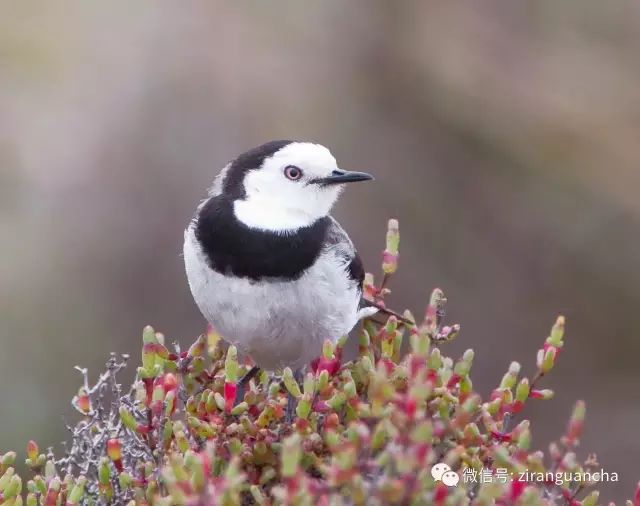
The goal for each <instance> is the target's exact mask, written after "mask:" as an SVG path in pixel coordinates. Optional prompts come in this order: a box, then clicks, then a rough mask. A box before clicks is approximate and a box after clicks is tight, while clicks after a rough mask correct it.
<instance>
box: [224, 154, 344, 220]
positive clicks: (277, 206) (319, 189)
mask: <svg viewBox="0 0 640 506" xmlns="http://www.w3.org/2000/svg"><path fill="white" fill-rule="evenodd" d="M290 165H292V166H295V167H297V168H298V169H300V170H301V171H302V176H301V177H300V178H299V179H297V180H295V181H293V180H291V179H289V178H287V176H286V175H285V168H286V167H288V166H290ZM337 168H338V165H337V163H336V159H335V158H334V157H333V156H332V155H331V152H330V151H329V150H328V149H327V148H325V147H324V146H321V145H320V144H313V143H311V142H293V143H291V144H288V145H287V146H285V147H284V148H282V149H281V150H279V151H277V152H276V153H275V154H274V155H273V156H271V157H269V158H267V159H266V160H265V161H264V163H263V165H262V167H261V168H260V169H256V170H250V171H248V172H247V173H246V175H245V178H244V189H245V193H246V197H245V198H244V199H241V200H236V201H235V202H234V212H235V215H236V217H237V218H238V219H239V220H240V221H241V222H243V223H244V224H245V225H247V226H249V227H252V228H257V229H262V230H273V231H285V232H286V231H294V230H297V229H299V228H301V227H305V226H308V225H311V224H312V223H313V222H315V221H316V220H317V219H319V218H322V217H324V216H326V215H327V214H329V211H330V210H331V207H332V206H333V204H334V203H335V201H336V200H337V198H338V196H339V195H340V191H341V190H342V185H328V186H322V185H318V184H314V183H312V180H314V179H317V178H323V177H327V176H329V175H331V172H332V171H334V170H336V169H337Z"/></svg>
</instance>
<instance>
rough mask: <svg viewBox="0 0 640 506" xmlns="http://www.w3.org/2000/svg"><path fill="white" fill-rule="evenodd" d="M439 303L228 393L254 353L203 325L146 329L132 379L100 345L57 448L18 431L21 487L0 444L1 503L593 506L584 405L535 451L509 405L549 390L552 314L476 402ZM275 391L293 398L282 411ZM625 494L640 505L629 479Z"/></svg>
mask: <svg viewBox="0 0 640 506" xmlns="http://www.w3.org/2000/svg"><path fill="white" fill-rule="evenodd" d="M399 239H400V235H399V231H398V223H397V221H395V220H391V221H390V222H389V230H388V233H387V245H386V248H385V251H384V253H383V275H382V278H381V282H380V284H379V285H376V284H375V280H374V278H373V276H372V275H371V274H368V275H367V277H366V281H365V295H366V296H367V297H369V298H371V299H372V300H375V301H376V302H377V303H379V304H382V305H384V297H385V296H386V295H387V294H388V293H389V288H388V286H387V285H388V282H389V278H390V276H392V275H393V273H394V272H395V271H396V269H397V266H398V245H399ZM445 304H446V298H445V296H444V293H443V292H442V290H440V289H435V290H433V292H432V294H431V296H430V298H429V300H428V302H427V304H426V310H425V315H424V318H423V319H422V320H420V321H417V320H415V318H414V317H413V316H412V315H411V314H410V313H409V312H405V313H404V315H403V317H402V319H399V318H397V317H395V316H390V317H389V318H388V319H386V321H383V322H379V320H376V317H374V318H372V319H369V320H367V321H365V322H364V324H363V326H362V329H361V330H360V331H359V332H360V335H359V336H357V337H354V338H357V339H359V341H358V343H359V348H358V349H359V354H358V357H357V358H355V359H354V360H351V361H348V362H347V361H344V360H343V359H342V348H343V346H344V343H345V339H342V340H340V341H339V342H338V343H332V342H330V341H327V342H325V343H324V346H323V348H322V349H321V350H318V359H317V360H316V361H314V362H313V364H311V365H310V367H309V370H308V371H307V373H306V375H305V376H304V379H303V381H302V383H301V384H299V383H298V382H297V381H296V379H295V377H294V375H293V374H292V372H291V370H289V369H285V370H284V371H282V372H281V374H276V373H266V372H261V373H260V374H259V375H257V376H256V377H255V378H253V379H252V380H251V381H249V382H248V384H247V385H246V386H245V389H244V398H243V399H240V400H238V399H236V397H237V393H238V382H239V380H240V379H241V378H242V376H243V375H244V374H246V373H247V372H248V371H249V369H250V367H251V365H252V364H251V363H250V361H249V360H239V358H238V352H237V350H236V349H235V348H234V347H233V346H229V347H226V346H225V345H223V342H222V341H221V339H220V336H219V335H218V334H217V333H216V332H215V330H214V329H212V328H209V329H208V331H207V333H205V334H203V335H201V336H200V337H198V339H197V340H196V341H195V342H194V343H193V345H191V346H190V348H189V349H188V350H187V351H181V349H180V347H179V346H178V345H177V344H175V345H174V346H173V348H172V351H170V349H169V348H167V347H166V345H165V338H164V336H163V335H162V334H160V333H157V332H156V331H155V330H154V329H153V328H152V327H145V329H144V330H143V336H142V341H143V344H142V357H141V365H140V367H138V370H137V375H136V379H135V381H134V383H133V384H132V385H131V386H130V387H127V388H124V387H123V386H122V384H121V383H119V381H118V374H119V373H120V371H122V369H124V368H125V367H126V365H127V362H128V358H129V357H127V356H116V355H115V354H114V355H112V356H111V357H110V358H109V360H108V361H107V364H106V370H105V372H104V373H103V374H102V375H101V376H100V377H99V378H98V380H97V382H96V383H95V384H90V383H89V381H88V376H87V371H86V370H85V369H80V368H79V371H80V373H81V375H82V378H83V382H82V385H81V387H80V389H79V391H78V394H77V395H76V396H75V397H74V398H73V400H72V405H73V406H74V407H75V409H76V410H77V411H78V415H79V421H78V422H77V423H76V424H75V425H74V426H72V427H69V430H70V438H69V441H68V444H67V445H66V448H65V450H64V452H63V453H62V454H61V455H60V456H58V457H56V456H55V455H54V453H53V451H52V450H48V451H47V452H46V453H41V452H40V449H39V448H38V445H37V444H36V443H35V442H33V441H30V442H29V444H28V445H27V458H26V464H27V466H28V468H29V470H30V473H31V475H32V476H31V478H30V479H29V480H28V481H27V482H26V485H25V484H23V481H22V479H21V478H20V477H19V476H18V475H17V474H16V471H15V468H14V463H15V459H16V454H15V453H14V452H7V453H5V454H4V455H0V504H2V505H8V506H12V505H17V506H20V505H22V504H23V503H24V502H26V504H27V505H28V506H36V505H39V506H57V505H65V504H66V505H76V504H77V505H90V504H96V505H98V504H99V505H106V504H117V505H127V506H132V505H147V504H148V505H159V506H163V505H167V506H168V505H175V504H180V505H182V504H184V505H191V504H193V505H201V504H204V505H221V506H228V505H236V504H258V505H275V504H282V505H339V504H345V505H347V504H348V505H352V504H353V505H388V504H398V505H404V504H408V505H430V504H436V505H445V504H446V505H457V504H477V505H485V504H486V505H490V504H523V505H538V504H541V505H546V504H549V505H550V504H569V505H578V504H582V505H585V506H587V505H589V506H590V505H595V504H597V501H598V493H597V492H596V491H593V490H591V487H592V485H593V484H594V481H596V478H595V477H597V475H596V473H597V472H599V471H600V469H599V464H598V463H597V461H596V459H595V457H593V456H589V457H588V458H587V459H586V460H585V461H584V462H582V463H580V462H579V461H578V457H577V455H576V453H575V452H576V447H577V445H578V443H579V439H580V435H581V432H582V427H583V423H584V417H585V406H584V403H583V402H577V403H576V404H575V406H574V408H573V411H572V412H571V414H570V417H569V422H568V425H567V429H566V432H565V434H564V435H562V437H561V438H560V439H559V440H558V441H557V442H555V443H552V444H551V445H550V447H549V452H548V456H547V459H546V461H545V457H544V455H543V453H542V452H541V451H534V450H532V449H531V448H530V445H531V427H530V423H529V421H528V420H526V419H524V418H522V412H523V410H524V409H525V407H528V405H529V404H531V405H532V406H531V409H536V404H537V403H538V401H539V400H546V399H550V398H551V397H552V396H553V392H552V391H551V390H549V389H547V388H542V387H541V385H540V383H541V381H542V379H543V377H544V376H546V375H547V374H548V373H549V372H550V371H551V370H552V369H553V367H554V365H555V363H556V360H557V359H558V357H559V354H560V351H561V350H562V347H563V337H564V326H565V320H564V318H563V317H562V316H559V317H558V318H557V319H556V321H555V323H554V324H553V326H552V328H551V332H550V335H549V337H548V338H547V339H546V340H545V341H544V343H543V345H542V347H541V348H540V350H539V351H538V354H537V360H536V370H537V372H536V374H535V375H534V376H533V377H532V378H527V377H524V376H523V375H522V374H521V367H520V365H519V364H518V363H517V362H513V363H511V365H510V366H509V368H508V370H507V372H506V373H505V374H504V376H503V378H502V380H501V381H500V384H499V385H498V386H497V388H495V389H494V390H493V391H492V392H491V394H490V396H489V398H487V399H482V398H481V396H480V395H479V394H478V393H477V392H475V391H474V389H473V384H472V381H471V377H470V373H471V369H472V364H473V361H474V360H475V356H474V352H473V351H472V350H470V349H469V350H467V351H466V352H464V353H463V355H462V357H460V358H458V359H457V360H452V359H451V358H449V357H446V356H444V354H443V353H442V347H443V346H446V343H447V342H449V341H451V340H452V339H454V338H455V337H456V336H457V335H458V334H459V332H460V326H459V325H445V323H444V307H445ZM405 340H408V346H403V343H404V342H405ZM289 395H290V396H293V397H294V398H295V399H296V401H297V408H296V414H295V417H294V420H293V422H292V423H288V422H287V420H286V417H285V406H286V403H287V398H288V396H289ZM545 462H546V463H545ZM454 482H455V483H454ZM628 504H630V505H632V504H635V505H640V492H638V493H637V494H636V498H635V503H634V502H632V501H629V502H628Z"/></svg>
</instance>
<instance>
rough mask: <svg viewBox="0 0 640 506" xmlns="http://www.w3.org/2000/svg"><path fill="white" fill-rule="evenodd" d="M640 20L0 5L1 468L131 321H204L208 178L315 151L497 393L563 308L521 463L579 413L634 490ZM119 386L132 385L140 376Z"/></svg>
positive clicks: (540, 9) (639, 298) (617, 14)
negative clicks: (271, 153)
mask: <svg viewBox="0 0 640 506" xmlns="http://www.w3.org/2000/svg"><path fill="white" fill-rule="evenodd" d="M639 52H640V4H638V3H637V2H632V1H627V2H624V1H621V2H602V1H597V0H581V1H577V0H576V1H567V2H556V1H552V0H549V1H536V2H488V1H478V2H468V3H466V2H439V1H415V2H413V1H406V2H387V1H385V0H377V1H364V0H362V1H355V0H354V1H351V2H339V1H337V0H335V1H333V0H331V1H323V2H293V1H290V2H282V1H273V2H269V3H267V2H245V1H237V2H224V3H223V2H204V1H202V2H196V1H193V2H191V1H188V2H179V3H173V4H171V3H155V2H154V3H132V2H125V1H110V2H102V3H99V2H75V3H72V2H61V3H55V4H54V3H42V2H32V1H22V2H9V1H4V0H0V237H1V239H0V240H1V248H0V346H1V347H0V349H1V351H0V406H1V407H0V426H1V427H2V431H1V432H0V451H6V450H7V449H9V448H15V449H19V450H20V449H23V448H24V447H25V445H26V442H27V440H28V439H29V438H34V439H37V441H38V442H39V444H40V446H41V447H44V446H47V445H54V446H56V447H57V448H58V449H59V448H60V446H59V445H60V441H62V440H63V439H64V438H65V430H64V424H63V418H62V416H63V415H64V416H68V417H70V419H73V415H71V414H70V409H69V407H68V406H69V400H70V398H71V396H72V395H73V394H74V393H75V392H76V390H77V388H78V386H79V385H80V376H79V374H78V373H77V372H76V371H74V369H73V366H74V365H76V364H81V365H84V366H87V367H89V368H90V372H91V374H92V377H95V375H96V374H97V373H98V372H99V370H100V369H101V367H102V365H103V364H104V362H105V360H106V359H107V357H108V353H109V352H110V351H117V352H121V353H132V354H135V359H136V360H137V356H138V353H139V350H140V342H141V339H140V334H141V329H142V327H143V325H145V324H146V323H152V324H154V325H155V326H156V327H157V328H158V329H159V330H162V331H163V332H165V333H166V335H167V336H168V340H169V341H170V340H174V339H176V340H179V341H180V342H181V343H183V345H187V344H188V343H190V342H191V341H192V339H194V338H195V336H197V334H198V333H200V332H201V330H202V329H203V327H204V321H203V319H202V317H201V316H200V314H199V313H198V311H197V309H196V307H195V305H194V303H193V302H192V299H191V296H190V294H189V291H188V287H187V283H186V280H185V276H184V273H183V265H182V260H181V258H180V256H179V255H180V252H181V247H182V231H183V228H184V226H185V225H186V223H187V222H188V220H189V219H190V217H191V215H192V212H193V210H194V208H195V205H196V203H197V202H198V200H199V199H200V198H202V197H203V196H204V195H205V189H206V187H207V186H208V185H209V184H210V182H211V181H212V179H213V177H214V176H215V174H216V173H217V171H218V170H219V168H220V167H222V166H223V165H225V164H226V162H227V161H228V160H230V159H231V158H233V157H234V156H235V155H237V154H238V153H240V152H242V151H244V150H246V149H248V148H250V147H253V146H255V145H258V144H260V143H262V142H264V141H266V140H270V139H279V138H293V139H310V140H315V141H317V142H321V143H323V144H325V145H327V146H329V147H330V148H331V149H332V151H333V153H334V155H335V156H336V157H337V159H338V161H339V163H341V165H342V166H343V167H344V168H348V169H353V170H366V171H369V172H372V173H373V174H375V175H376V178H377V181H376V183H374V184H367V185H362V186H358V187H351V188H349V190H348V192H347V193H346V194H345V196H344V197H343V199H342V200H341V201H340V203H339V205H338V206H337V209H336V210H335V215H336V216H337V218H338V219H339V220H340V221H341V222H342V223H343V225H344V226H345V228H346V229H347V230H348V231H349V233H350V234H351V236H352V238H353V239H354V241H355V243H356V245H357V246H358V248H359V250H360V251H361V254H362V256H363V258H364V260H365V264H366V265H367V267H368V268H369V269H370V270H373V271H374V272H378V270H379V265H380V252H381V250H382V248H383V244H384V233H385V229H386V220H387V219H388V218H390V217H396V218H398V219H399V220H400V226H401V232H402V241H401V265H400V270H399V273H398V274H397V275H396V277H395V279H394V280H393V282H392V285H391V288H392V289H394V292H393V294H392V295H391V298H390V299H389V300H390V303H391V305H392V306H393V307H395V308H397V309H402V308H404V307H408V308H411V309H412V310H413V311H414V312H415V313H416V314H420V313H422V311H423V309H424V306H425V304H426V300H427V296H428V293H429V292H430V290H431V288H433V287H434V286H440V287H442V288H443V289H444V290H445V293H446V294H447V296H448V298H449V305H448V321H449V322H459V323H460V324H461V325H462V333H461V334H460V336H459V337H458V339H457V340H456V341H455V342H454V343H452V344H451V345H450V346H448V347H447V348H446V351H447V352H448V353H450V354H452V355H453V356H458V355H459V354H461V353H462V352H463V351H464V349H466V348H467V347H473V348H474V349H475V350H476V361H475V365H474V369H475V379H474V381H475V384H476V386H477V387H478V388H479V389H480V391H481V392H483V393H484V394H486V393H488V392H489V391H490V389H491V388H493V387H494V386H495V385H496V384H497V382H499V380H500V378H501V376H502V374H503V373H504V371H505V370H506V368H507V367H508V365H509V362H510V361H511V360H518V361H520V362H521V363H522V364H523V367H524V371H525V372H527V373H531V372H532V371H533V369H534V362H535V351H536V349H537V348H538V347H539V346H540V344H541V343H542V341H543V340H544V338H545V337H546V336H547V335H548V331H549V328H550V326H551V324H552V323H553V321H554V319H555V317H556V315H557V314H558V313H563V314H566V315H567V318H568V326H567V329H568V333H567V338H566V342H567V344H566V349H565V351H564V352H563V354H562V356H561V359H560V361H559V365H558V367H557V369H556V370H554V371H553V373H552V374H551V377H550V378H547V379H545V381H544V386H545V387H551V388H553V389H554V390H556V393H557V395H556V398H555V399H554V400H552V401H550V402H547V403H539V404H537V403H534V404H532V405H530V406H529V407H527V410H526V413H525V416H527V417H531V419H532V421H533V435H534V446H536V447H538V448H541V449H545V450H546V447H547V445H548V443H549V441H551V440H552V439H553V438H555V437H557V436H559V435H560V434H561V433H562V432H563V430H564V428H565V424H566V420H567V418H568V416H569V414H570V411H571V407H572V405H573V401H574V400H575V399H579V398H581V399H584V400H586V402H587V425H586V433H585V435H584V439H583V445H582V447H581V450H580V453H579V457H581V458H585V457H586V456H587V453H588V452H591V451H593V452H596V453H597V455H598V457H599V460H600V463H601V464H602V466H603V467H604V469H605V470H606V471H609V472H617V473H619V475H620V478H621V481H620V482H619V483H613V484H609V485H605V486H604V487H603V490H604V493H603V495H601V499H605V500H608V499H621V498H622V497H628V496H631V495H632V493H633V489H634V486H635V483H636V481H637V479H638V478H640V469H638V468H637V467H634V466H633V463H637V459H636V458H634V457H637V455H638V454H639V453H640V438H638V437H637V434H638V427H639V426H640V402H639V401H640V389H639V388H638V386H639V384H640V371H639V370H638V366H637V364H638V361H639V360H640V359H639V357H638V353H639V352H640V342H639V341H638V339H637V331H638V326H639V324H640V311H638V309H639V304H640V268H639V266H638V262H639V261H640V198H639V195H638V193H639V188H640V163H639V162H640V144H639V140H640V86H639V85H638V81H639V79H640V60H638V54H639ZM132 369H133V367H132Z"/></svg>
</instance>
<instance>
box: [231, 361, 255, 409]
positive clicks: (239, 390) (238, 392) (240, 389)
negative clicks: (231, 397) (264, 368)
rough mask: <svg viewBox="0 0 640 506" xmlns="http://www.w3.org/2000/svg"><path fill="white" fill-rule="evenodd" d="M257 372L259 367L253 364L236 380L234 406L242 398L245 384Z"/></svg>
mask: <svg viewBox="0 0 640 506" xmlns="http://www.w3.org/2000/svg"><path fill="white" fill-rule="evenodd" d="M259 372H260V368H259V367H258V366H256V365H254V366H253V367H252V368H251V369H249V372H248V373H247V374H245V375H244V376H243V377H242V379H241V380H240V381H239V382H238V388H237V390H236V403H235V405H236V406H237V405H238V404H240V403H241V402H242V401H243V400H244V391H245V388H246V386H247V385H248V384H249V381H251V378H254V377H255V376H256V374H258V373H259Z"/></svg>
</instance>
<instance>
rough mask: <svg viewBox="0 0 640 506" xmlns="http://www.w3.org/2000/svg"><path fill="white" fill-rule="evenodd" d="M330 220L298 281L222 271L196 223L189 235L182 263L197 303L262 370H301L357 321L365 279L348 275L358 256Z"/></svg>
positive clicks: (348, 241)
mask: <svg viewBox="0 0 640 506" xmlns="http://www.w3.org/2000/svg"><path fill="white" fill-rule="evenodd" d="M327 219H328V220H329V221H328V228H327V233H326V234H325V235H324V236H323V241H322V243H321V244H320V247H319V249H318V251H317V254H316V255H315V256H314V259H313V261H312V262H311V263H310V265H309V266H308V267H306V268H304V269H303V270H302V271H301V272H299V273H296V275H295V276H293V277H287V276H284V277H278V276H266V277H256V276H238V275H235V274H233V273H232V272H231V271H227V272H224V271H220V270H217V269H216V265H212V264H211V259H210V254H209V253H210V252H207V251H205V247H203V244H202V242H201V240H200V239H199V237H198V234H197V221H196V222H194V223H192V224H191V225H190V226H189V228H188V229H187V231H186V232H185V243H184V261H185V267H186V271H187V277H188V280H189V286H190V288H191V292H192V294H193V297H194V299H195V301H196V304H197V305H198V307H199V308H200V310H201V312H202V313H203V315H204V316H205V318H206V319H207V320H208V321H209V322H211V323H212V324H213V325H214V327H216V329H217V330H218V331H219V332H220V333H221V335H222V336H223V337H224V338H225V339H226V340H227V341H229V342H231V343H233V344H235V345H236V346H238V348H239V349H240V350H241V351H244V352H245V353H248V354H249V355H251V356H252V357H253V358H254V360H256V362H257V363H258V365H260V366H261V367H264V368H267V369H274V368H277V367H281V366H284V365H289V366H293V367H300V366H302V365H304V364H306V363H308V362H309V361H310V360H312V359H313V358H314V357H315V356H317V355H318V354H319V352H320V349H321V345H322V342H323V341H324V340H325V339H332V340H337V339H338V338H339V337H341V336H342V335H344V334H346V333H348V332H349V331H350V330H351V329H352V328H353V326H354V325H355V324H356V322H357V310H358V305H359V302H360V298H361V281H360V280H358V279H354V277H353V276H352V274H351V273H350V269H351V268H352V264H353V261H354V259H355V258H357V256H356V254H355V251H354V250H353V246H352V244H351V241H350V240H349V239H348V236H346V234H345V233H344V231H342V229H341V228H340V225H339V224H337V222H335V220H333V218H330V217H328V218H327ZM336 227H337V228H336ZM212 246H213V247H215V244H214V245H212V244H209V246H208V247H212ZM281 261H283V262H284V261H287V259H286V258H283V259H281Z"/></svg>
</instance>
